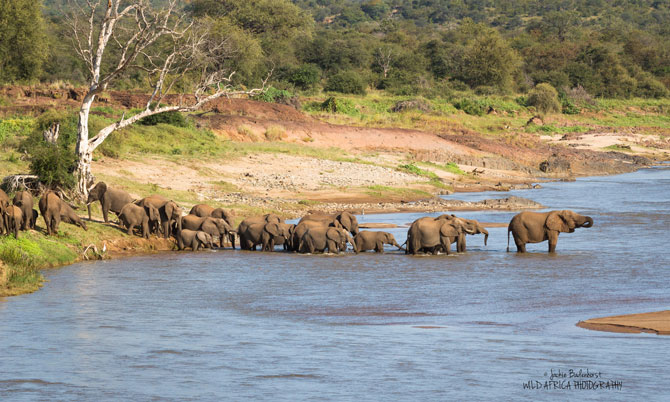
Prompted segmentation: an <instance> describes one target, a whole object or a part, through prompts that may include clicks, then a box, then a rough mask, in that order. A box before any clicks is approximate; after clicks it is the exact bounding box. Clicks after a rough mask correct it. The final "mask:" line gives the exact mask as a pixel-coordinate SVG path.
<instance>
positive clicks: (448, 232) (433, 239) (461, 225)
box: [405, 215, 476, 254]
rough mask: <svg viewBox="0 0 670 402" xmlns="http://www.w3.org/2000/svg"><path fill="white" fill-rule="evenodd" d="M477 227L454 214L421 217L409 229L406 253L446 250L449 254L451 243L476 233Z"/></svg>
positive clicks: (435, 252)
mask: <svg viewBox="0 0 670 402" xmlns="http://www.w3.org/2000/svg"><path fill="white" fill-rule="evenodd" d="M475 233H476V229H475V228H474V227H473V225H472V224H471V223H468V222H467V221H466V220H465V219H463V218H458V217H456V216H453V215H440V216H438V217H437V218H431V217H425V218H419V219H417V220H416V221H414V222H413V223H412V225H411V226H410V228H409V230H408V231H407V249H406V251H405V253H406V254H418V253H420V252H428V253H432V254H437V253H438V251H444V252H445V253H446V254H449V253H450V251H451V243H453V242H454V241H455V240H457V239H458V238H459V236H464V235H465V234H475Z"/></svg>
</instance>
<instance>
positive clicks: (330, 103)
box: [320, 96, 360, 116]
mask: <svg viewBox="0 0 670 402" xmlns="http://www.w3.org/2000/svg"><path fill="white" fill-rule="evenodd" d="M320 109H321V110H322V111H324V112H330V113H341V114H346V115H349V116H357V115H359V114H360V111H359V110H358V109H356V105H355V104H354V102H352V101H350V100H349V99H337V98H335V97H333V96H331V97H330V98H328V99H326V100H325V101H323V103H321V105H320Z"/></svg>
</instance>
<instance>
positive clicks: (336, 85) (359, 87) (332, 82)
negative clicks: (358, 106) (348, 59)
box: [323, 71, 366, 95]
mask: <svg viewBox="0 0 670 402" xmlns="http://www.w3.org/2000/svg"><path fill="white" fill-rule="evenodd" d="M365 87H366V85H365V82H364V81H363V78H361V76H360V75H359V74H358V73H356V72H354V71H341V72H339V73H337V74H334V75H331V76H330V78H328V82H326V86H325V87H324V88H323V89H324V90H326V91H333V92H340V93H343V94H356V95H365V93H366V92H365Z"/></svg>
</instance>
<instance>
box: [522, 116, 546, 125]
mask: <svg viewBox="0 0 670 402" xmlns="http://www.w3.org/2000/svg"><path fill="white" fill-rule="evenodd" d="M531 124H535V125H538V126H542V125H544V121H543V120H542V118H541V117H540V116H538V115H535V116H533V117H531V118H530V120H528V121H527V122H526V127H528V126H530V125H531Z"/></svg>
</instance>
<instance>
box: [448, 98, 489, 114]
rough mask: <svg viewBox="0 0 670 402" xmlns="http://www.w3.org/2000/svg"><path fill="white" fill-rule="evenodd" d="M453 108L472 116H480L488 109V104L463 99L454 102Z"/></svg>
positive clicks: (476, 100) (477, 100)
mask: <svg viewBox="0 0 670 402" xmlns="http://www.w3.org/2000/svg"><path fill="white" fill-rule="evenodd" d="M453 104H454V107H455V108H456V109H458V110H462V111H464V112H465V113H467V114H470V115H473V116H482V115H483V114H484V113H485V112H486V110H487V109H488V106H489V105H488V104H487V103H486V102H484V101H482V100H479V99H469V98H463V99H460V100H457V101H455V102H454V103H453Z"/></svg>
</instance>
